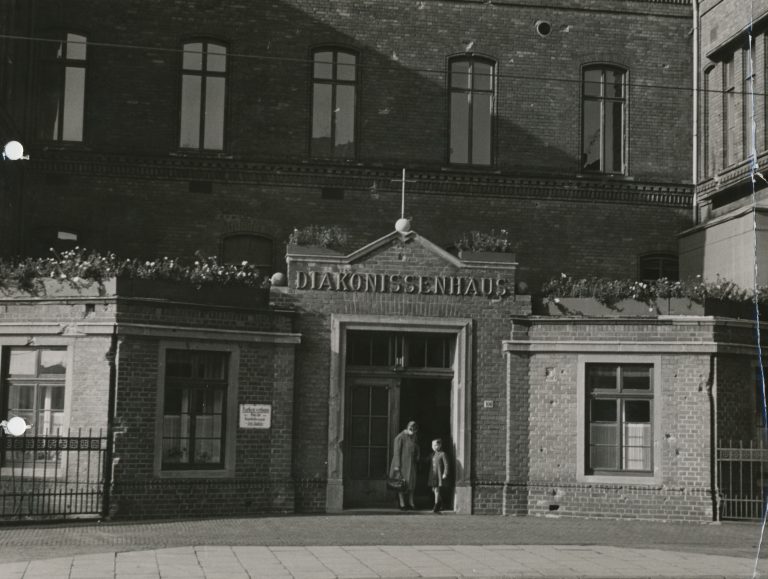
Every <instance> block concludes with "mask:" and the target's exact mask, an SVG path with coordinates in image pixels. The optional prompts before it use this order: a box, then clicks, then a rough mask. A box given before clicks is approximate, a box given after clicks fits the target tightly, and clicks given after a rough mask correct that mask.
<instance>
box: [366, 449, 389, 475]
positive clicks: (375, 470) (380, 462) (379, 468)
mask: <svg viewBox="0 0 768 579" xmlns="http://www.w3.org/2000/svg"><path fill="white" fill-rule="evenodd" d="M387 458H388V457H387V449H386V448H372V449H371V469H370V471H371V472H370V476H371V477H372V478H384V477H385V476H387Z"/></svg>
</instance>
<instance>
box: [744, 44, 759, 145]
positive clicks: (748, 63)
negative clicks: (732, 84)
mask: <svg viewBox="0 0 768 579" xmlns="http://www.w3.org/2000/svg"><path fill="white" fill-rule="evenodd" d="M749 38H750V39H751V40H749V44H748V46H747V47H746V48H745V49H744V50H743V51H742V59H741V62H742V67H741V69H742V72H743V75H742V76H743V78H744V82H743V87H742V92H743V97H742V101H743V106H742V111H743V112H742V118H743V119H744V122H743V123H742V126H743V131H744V139H743V140H744V155H743V156H744V158H745V159H749V158H750V157H751V156H752V149H753V148H754V146H755V140H754V138H753V137H754V136H755V135H754V130H755V129H756V127H755V126H754V125H753V123H752V120H753V118H754V119H755V122H756V121H757V119H756V117H755V114H754V113H755V112H756V111H755V109H756V108H757V100H756V99H757V96H756V95H755V89H756V87H757V73H756V72H755V64H756V62H757V60H756V59H757V54H756V53H755V39H754V37H753V36H750V37H749Z"/></svg>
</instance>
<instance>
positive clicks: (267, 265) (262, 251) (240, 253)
mask: <svg viewBox="0 0 768 579" xmlns="http://www.w3.org/2000/svg"><path fill="white" fill-rule="evenodd" d="M272 245H273V244H272V240H271V239H269V238H268V237H264V236H262V235H253V234H250V233H238V234H236V235H230V236H228V237H225V238H224V239H223V240H222V251H221V253H222V261H223V262H224V263H242V262H243V261H247V262H248V263H250V264H251V265H253V266H256V267H258V268H259V270H261V272H262V273H264V274H265V275H266V274H269V273H272Z"/></svg>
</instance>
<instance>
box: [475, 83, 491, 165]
mask: <svg viewBox="0 0 768 579" xmlns="http://www.w3.org/2000/svg"><path fill="white" fill-rule="evenodd" d="M473 99H474V102H473V103H472V164H473V165H490V164H491V116H492V114H491V113H492V110H493V95H490V94H478V93H475V94H474V95H473Z"/></svg>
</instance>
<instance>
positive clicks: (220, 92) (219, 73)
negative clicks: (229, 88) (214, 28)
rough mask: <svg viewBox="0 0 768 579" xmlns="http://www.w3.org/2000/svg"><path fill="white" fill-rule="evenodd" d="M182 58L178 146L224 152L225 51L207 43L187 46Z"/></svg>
mask: <svg viewBox="0 0 768 579" xmlns="http://www.w3.org/2000/svg"><path fill="white" fill-rule="evenodd" d="M183 54H184V56H183V59H182V75H181V128H180V136H179V146H180V147H182V148H185V149H207V150H213V151H220V150H222V149H223V148H224V109H225V106H224V105H225V99H226V84H227V48H226V47H225V46H223V45H221V44H216V43H214V42H208V41H200V42H189V43H187V44H185V45H184V53H183Z"/></svg>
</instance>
